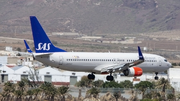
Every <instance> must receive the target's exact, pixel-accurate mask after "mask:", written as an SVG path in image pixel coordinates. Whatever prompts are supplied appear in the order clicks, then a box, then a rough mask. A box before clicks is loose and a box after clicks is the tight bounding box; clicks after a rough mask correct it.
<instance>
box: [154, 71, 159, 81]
mask: <svg viewBox="0 0 180 101" xmlns="http://www.w3.org/2000/svg"><path fill="white" fill-rule="evenodd" d="M155 74H156V76H155V77H154V79H155V80H158V79H159V77H158V76H157V75H158V72H155Z"/></svg>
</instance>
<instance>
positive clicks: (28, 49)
mask: <svg viewBox="0 0 180 101" xmlns="http://www.w3.org/2000/svg"><path fill="white" fill-rule="evenodd" d="M24 44H25V46H26V49H27V51H28V52H29V53H33V51H32V50H31V49H30V48H29V46H28V44H27V42H26V40H24Z"/></svg>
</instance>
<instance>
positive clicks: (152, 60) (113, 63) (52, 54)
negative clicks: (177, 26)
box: [24, 16, 171, 81]
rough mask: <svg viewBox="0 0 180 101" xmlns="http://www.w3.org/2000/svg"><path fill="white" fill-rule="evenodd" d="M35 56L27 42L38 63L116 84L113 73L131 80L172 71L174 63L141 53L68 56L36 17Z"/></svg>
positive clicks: (34, 23)
mask: <svg viewBox="0 0 180 101" xmlns="http://www.w3.org/2000/svg"><path fill="white" fill-rule="evenodd" d="M30 23H31V29H32V35H33V40H34V46H35V52H33V51H32V50H31V49H30V47H29V46H28V44H27V42H26V41H25V40H24V43H25V46H26V49H27V51H28V52H29V53H32V54H33V57H34V59H36V60H38V61H40V62H42V63H44V64H45V65H49V66H52V67H56V68H59V69H63V70H69V71H79V72H80V71H81V72H82V71H83V72H89V73H90V74H88V76H87V77H88V79H91V80H94V79H95V75H94V74H109V75H107V76H106V80H108V81H112V80H114V77H113V75H112V73H115V72H119V73H123V74H124V75H125V76H128V77H137V76H141V75H142V74H143V72H155V74H156V76H155V77H154V79H155V80H158V76H157V75H158V72H163V71H165V70H167V69H169V68H170V67H171V63H170V62H168V61H167V59H165V58H164V57H162V56H159V55H155V54H142V52H141V49H140V47H139V46H138V53H111V52H108V53H101V52H67V51H66V50H63V49H61V48H58V47H56V46H54V45H53V43H52V42H51V41H50V39H49V38H48V36H47V34H46V33H45V31H44V29H43V28H42V26H41V24H40V23H39V21H38V20H37V18H36V17H35V16H30Z"/></svg>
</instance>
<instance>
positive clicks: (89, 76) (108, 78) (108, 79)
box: [87, 73, 114, 81]
mask: <svg viewBox="0 0 180 101" xmlns="http://www.w3.org/2000/svg"><path fill="white" fill-rule="evenodd" d="M87 77H88V79H90V80H94V79H95V75H94V73H91V74H88V76H87ZM106 80H107V81H113V80H114V77H113V76H112V73H110V75H108V76H107V77H106Z"/></svg>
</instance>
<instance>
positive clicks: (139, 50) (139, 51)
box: [138, 46, 144, 60]
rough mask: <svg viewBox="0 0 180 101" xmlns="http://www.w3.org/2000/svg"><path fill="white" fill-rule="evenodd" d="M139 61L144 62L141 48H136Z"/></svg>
mask: <svg viewBox="0 0 180 101" xmlns="http://www.w3.org/2000/svg"><path fill="white" fill-rule="evenodd" d="M138 53H139V60H144V57H143V54H142V52H141V48H140V47H139V46H138Z"/></svg>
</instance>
